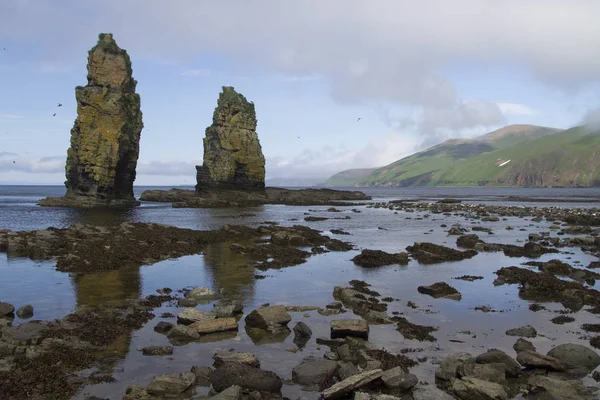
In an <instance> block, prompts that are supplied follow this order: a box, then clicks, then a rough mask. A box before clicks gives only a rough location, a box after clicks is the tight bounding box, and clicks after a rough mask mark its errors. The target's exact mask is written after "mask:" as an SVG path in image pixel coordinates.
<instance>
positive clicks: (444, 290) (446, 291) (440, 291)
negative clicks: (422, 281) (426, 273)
mask: <svg viewBox="0 0 600 400" xmlns="http://www.w3.org/2000/svg"><path fill="white" fill-rule="evenodd" d="M417 290H418V292H419V293H422V294H428V295H430V296H431V297H433V298H436V299H437V298H439V297H445V298H447V299H452V300H460V299H462V295H461V294H460V293H459V292H458V290H456V289H455V288H453V287H452V286H450V285H448V284H447V283H446V282H437V283H434V284H433V285H431V286H419V287H418V288H417Z"/></svg>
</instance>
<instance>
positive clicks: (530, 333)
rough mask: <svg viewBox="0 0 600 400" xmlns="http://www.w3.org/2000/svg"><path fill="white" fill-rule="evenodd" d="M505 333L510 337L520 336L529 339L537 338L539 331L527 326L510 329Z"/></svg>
mask: <svg viewBox="0 0 600 400" xmlns="http://www.w3.org/2000/svg"><path fill="white" fill-rule="evenodd" d="M505 333H506V335H508V336H520V337H527V338H534V337H536V336H537V331H536V330H535V328H534V327H533V326H531V325H525V326H522V327H520V328H514V329H509V330H507V331H506V332H505Z"/></svg>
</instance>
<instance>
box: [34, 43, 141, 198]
mask: <svg viewBox="0 0 600 400" xmlns="http://www.w3.org/2000/svg"><path fill="white" fill-rule="evenodd" d="M87 71H88V73H87V81H88V83H87V85H86V86H77V87H76V88H75V98H76V100H77V118H76V119H75V124H74V125H73V128H72V129H71V147H70V148H69V149H68V150H67V165H66V178H67V180H66V182H65V185H66V187H67V193H66V195H65V197H64V198H47V199H44V200H42V201H41V202H40V205H43V206H74V207H90V206H106V205H139V202H137V201H136V200H135V198H134V194H133V182H134V180H135V177H136V166H137V160H138V155H139V143H140V135H141V132H142V128H143V123H142V111H141V108H140V96H139V94H137V93H136V91H135V88H136V85H137V82H136V81H135V79H133V77H132V69H131V60H130V58H129V55H128V54H127V52H126V51H125V50H123V49H121V48H119V46H117V43H116V42H115V40H114V39H113V36H112V34H107V33H101V34H100V35H99V37H98V43H97V44H96V46H94V47H93V48H92V49H91V50H90V51H89V52H88V64H87Z"/></svg>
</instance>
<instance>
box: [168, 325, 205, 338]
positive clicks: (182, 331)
mask: <svg viewBox="0 0 600 400" xmlns="http://www.w3.org/2000/svg"><path fill="white" fill-rule="evenodd" d="M167 337H168V338H169V339H172V340H175V341H179V340H181V341H186V340H196V339H199V338H200V335H199V334H198V332H196V331H195V330H194V329H192V328H190V327H189V326H186V325H179V324H178V325H175V326H174V327H173V328H171V330H170V331H169V333H167Z"/></svg>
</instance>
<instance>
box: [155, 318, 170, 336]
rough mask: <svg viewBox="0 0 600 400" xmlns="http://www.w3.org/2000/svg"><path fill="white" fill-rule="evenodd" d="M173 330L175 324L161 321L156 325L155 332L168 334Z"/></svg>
mask: <svg viewBox="0 0 600 400" xmlns="http://www.w3.org/2000/svg"><path fill="white" fill-rule="evenodd" d="M171 328H173V324H172V323H170V322H165V321H160V322H159V323H157V324H156V325H154V332H158V333H162V334H166V333H168V332H169V331H170V330H171Z"/></svg>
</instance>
